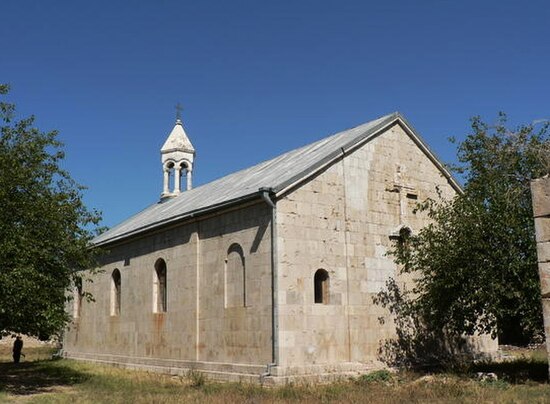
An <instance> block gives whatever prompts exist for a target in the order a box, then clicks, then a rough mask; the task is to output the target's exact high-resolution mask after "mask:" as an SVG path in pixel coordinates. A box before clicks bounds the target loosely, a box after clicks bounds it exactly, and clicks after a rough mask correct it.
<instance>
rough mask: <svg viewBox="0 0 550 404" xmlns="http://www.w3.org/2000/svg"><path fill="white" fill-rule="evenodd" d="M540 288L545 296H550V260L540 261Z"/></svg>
mask: <svg viewBox="0 0 550 404" xmlns="http://www.w3.org/2000/svg"><path fill="white" fill-rule="evenodd" d="M539 277H540V289H541V293H542V297H543V298H545V297H546V298H550V262H545V263H539Z"/></svg>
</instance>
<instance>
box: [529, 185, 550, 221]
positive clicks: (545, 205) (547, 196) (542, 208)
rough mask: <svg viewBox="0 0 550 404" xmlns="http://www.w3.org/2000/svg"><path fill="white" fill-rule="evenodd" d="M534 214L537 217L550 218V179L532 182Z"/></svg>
mask: <svg viewBox="0 0 550 404" xmlns="http://www.w3.org/2000/svg"><path fill="white" fill-rule="evenodd" d="M531 194H532V196H533V214H534V216H535V217H541V216H550V202H549V201H550V177H548V176H546V177H544V178H539V179H536V180H534V181H531Z"/></svg>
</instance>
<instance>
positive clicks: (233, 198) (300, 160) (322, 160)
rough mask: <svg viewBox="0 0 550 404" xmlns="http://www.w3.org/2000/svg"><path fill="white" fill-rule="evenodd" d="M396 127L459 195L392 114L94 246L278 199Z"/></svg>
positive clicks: (158, 211) (129, 225)
mask: <svg viewBox="0 0 550 404" xmlns="http://www.w3.org/2000/svg"><path fill="white" fill-rule="evenodd" d="M397 121H399V122H400V123H401V124H403V125H404V126H405V128H406V129H407V130H408V132H409V134H410V135H411V136H412V137H413V139H414V140H415V142H416V143H417V144H418V145H419V147H421V148H422V149H423V150H424V152H425V153H426V154H428V157H430V158H431V159H432V161H433V162H434V163H435V164H436V165H437V166H438V167H439V168H440V170H441V171H442V173H443V175H445V176H446V177H447V178H449V180H450V182H451V185H453V186H454V187H455V188H456V189H457V190H460V186H459V185H458V183H457V182H456V181H455V180H454V179H453V178H452V177H451V175H450V174H449V173H448V172H447V170H446V169H445V168H444V166H443V165H442V164H441V163H440V162H439V160H438V159H437V158H436V157H435V155H434V154H433V153H432V152H431V151H430V150H429V149H428V147H427V145H426V144H425V143H424V142H423V141H422V139H421V138H420V137H419V136H418V134H416V132H415V131H414V129H412V127H411V126H410V125H408V123H407V122H406V121H405V119H404V118H403V117H402V116H401V115H400V114H399V113H397V112H396V113H393V114H390V115H385V116H383V117H381V118H378V119H376V120H374V121H371V122H367V123H365V124H363V125H360V126H357V127H355V128H352V129H349V130H345V131H343V132H339V133H336V134H334V135H332V136H329V137H327V138H324V139H321V140H319V141H317V142H315V143H311V144H309V145H307V146H303V147H301V148H299V149H295V150H292V151H289V152H287V153H284V154H281V155H280V156H278V157H275V158H273V159H271V160H268V161H264V162H262V163H260V164H257V165H255V166H252V167H250V168H247V169H244V170H241V171H238V172H235V173H233V174H229V175H227V176H225V177H222V178H219V179H217V180H215V181H212V182H209V183H208V184H204V185H201V186H199V187H197V188H194V189H191V190H189V191H185V192H182V193H181V194H179V195H178V196H176V197H174V198H172V199H168V200H165V201H163V202H159V203H156V204H154V205H151V206H149V207H148V208H146V209H144V210H143V211H141V212H139V213H138V214H136V215H134V216H132V217H131V218H129V219H128V220H126V221H124V222H122V223H120V224H119V225H117V226H115V227H113V228H112V229H110V230H108V231H107V232H105V233H103V234H101V235H99V236H98V237H96V238H95V239H94V240H93V244H94V245H103V244H108V243H111V242H114V241H118V240H123V239H125V238H127V237H130V236H133V235H136V234H139V233H142V232H145V231H148V230H152V229H154V228H156V227H160V226H163V225H166V224H170V223H173V222H176V221H180V220H184V219H186V218H191V217H194V216H197V215H200V214H203V213H207V212H212V211H215V210H217V209H221V208H223V207H226V206H230V205H233V204H236V203H239V202H244V201H247V200H252V199H255V198H259V197H260V191H259V190H260V189H261V188H263V189H265V188H268V189H270V190H271V191H272V192H273V193H275V194H277V193H280V192H281V191H284V190H285V189H287V188H288V187H290V186H292V185H293V184H296V183H299V182H300V181H303V180H305V179H307V178H309V177H310V176H311V175H314V174H315V173H316V172H317V171H318V170H320V169H322V168H323V167H324V166H326V165H328V164H330V163H331V162H332V161H334V160H335V159H337V158H340V157H341V156H342V155H343V154H344V153H346V152H347V151H349V150H350V149H353V148H354V147H358V146H359V145H361V144H363V143H364V142H365V141H368V140H369V139H370V138H372V137H374V136H376V135H377V134H378V133H380V131H381V130H382V129H385V128H387V127H388V126H389V125H392V124H394V123H395V122H397Z"/></svg>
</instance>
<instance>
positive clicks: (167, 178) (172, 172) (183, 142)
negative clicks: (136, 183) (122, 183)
mask: <svg viewBox="0 0 550 404" xmlns="http://www.w3.org/2000/svg"><path fill="white" fill-rule="evenodd" d="M181 109H182V108H181V106H180V105H179V104H178V105H177V106H176V111H177V113H176V124H175V126H174V129H172V132H170V134H169V135H168V138H167V139H166V142H164V145H163V146H162V148H161V149H160V157H161V161H162V171H163V173H164V176H163V188H162V194H161V196H160V197H161V199H165V198H169V197H173V196H177V195H178V194H179V193H180V192H182V180H183V181H185V188H184V190H190V189H191V187H192V184H193V181H192V174H193V160H194V158H195V148H194V147H193V145H192V144H191V141H190V140H189V138H188V137H187V134H186V133H185V129H184V128H183V123H182V121H181V115H180V112H181Z"/></svg>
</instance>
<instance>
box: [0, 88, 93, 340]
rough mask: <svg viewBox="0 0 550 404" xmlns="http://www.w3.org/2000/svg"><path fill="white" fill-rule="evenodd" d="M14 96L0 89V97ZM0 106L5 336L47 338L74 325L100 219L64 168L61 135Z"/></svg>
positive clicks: (0, 272)
mask: <svg viewBox="0 0 550 404" xmlns="http://www.w3.org/2000/svg"><path fill="white" fill-rule="evenodd" d="M8 91H9V87H8V86H7V85H0V95H2V96H5V95H6V94H7V93H8ZM14 118H15V106H14V105H13V104H10V103H7V102H4V101H2V102H0V119H1V121H2V123H0V125H1V126H0V130H1V138H0V332H1V333H2V334H4V335H5V334H7V333H9V332H16V333H24V334H28V335H33V336H36V337H39V338H42V339H44V338H48V337H50V336H52V335H55V334H57V333H59V332H60V331H61V330H62V328H63V327H64V326H65V325H66V324H67V322H68V321H69V315H68V314H67V313H66V311H65V305H66V302H67V299H68V297H67V296H69V293H68V292H70V291H71V290H72V288H73V285H75V284H76V283H78V282H81V281H82V276H84V274H85V271H79V270H82V269H85V268H93V267H94V266H95V257H94V255H95V254H96V252H95V251H93V250H91V249H90V248H89V245H90V240H91V239H92V237H93V236H94V234H95V231H96V230H95V229H96V226H97V224H98V222H99V220H100V215H99V214H98V213H97V212H95V211H90V210H88V209H87V208H86V207H85V206H84V204H83V201H82V190H83V187H82V186H80V185H78V184H77V183H76V182H75V181H73V179H72V178H71V177H70V175H69V174H68V173H67V172H66V171H65V170H63V169H62V168H61V167H60V163H61V161H62V160H63V158H64V152H63V150H62V149H63V144H62V143H61V142H59V141H58V140H57V139H56V136H57V132H55V131H53V132H48V133H45V132H41V131H40V130H38V129H37V128H36V127H35V126H34V117H30V118H26V119H20V120H15V119H14Z"/></svg>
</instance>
